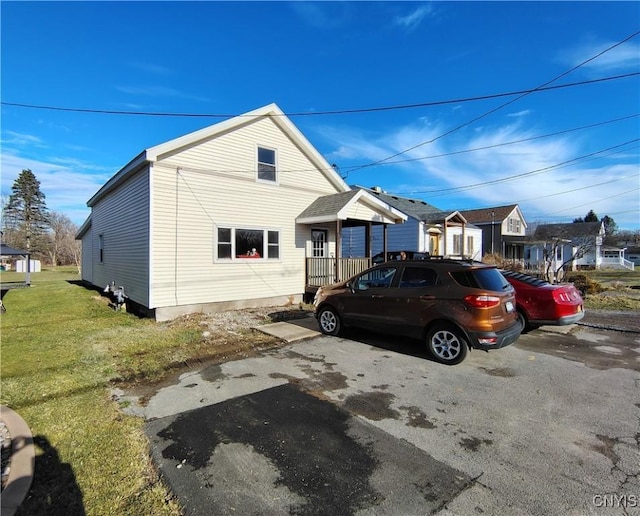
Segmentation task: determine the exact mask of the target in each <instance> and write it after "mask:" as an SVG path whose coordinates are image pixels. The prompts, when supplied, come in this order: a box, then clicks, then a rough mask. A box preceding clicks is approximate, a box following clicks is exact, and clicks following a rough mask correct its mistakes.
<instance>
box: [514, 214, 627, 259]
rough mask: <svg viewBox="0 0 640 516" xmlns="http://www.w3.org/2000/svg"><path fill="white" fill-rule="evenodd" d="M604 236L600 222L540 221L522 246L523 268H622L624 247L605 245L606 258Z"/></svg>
mask: <svg viewBox="0 0 640 516" xmlns="http://www.w3.org/2000/svg"><path fill="white" fill-rule="evenodd" d="M604 235H605V230H604V224H603V223H602V222H574V223H569V224H541V225H539V226H538V227H537V228H536V231H535V233H534V235H533V237H532V239H531V241H530V242H529V243H528V244H527V245H526V246H525V262H526V267H527V268H531V269H540V270H544V269H547V268H548V269H549V270H552V271H557V270H560V269H563V270H565V271H573V270H577V269H580V268H589V269H600V268H603V267H619V268H624V266H625V262H628V260H624V257H623V255H624V250H620V249H615V250H614V249H612V248H607V256H606V257H605V252H604V248H603V246H602V242H603V240H604ZM611 253H613V254H611ZM631 265H632V264H631Z"/></svg>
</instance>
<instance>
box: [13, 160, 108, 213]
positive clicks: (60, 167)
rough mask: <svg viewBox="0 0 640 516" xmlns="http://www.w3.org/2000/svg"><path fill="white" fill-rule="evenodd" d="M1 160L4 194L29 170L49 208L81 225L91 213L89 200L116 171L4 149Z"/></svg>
mask: <svg viewBox="0 0 640 516" xmlns="http://www.w3.org/2000/svg"><path fill="white" fill-rule="evenodd" d="M1 159H2V163H1V165H2V195H3V196H8V195H10V194H11V187H12V186H13V183H14V181H15V180H16V178H17V177H18V175H20V172H21V171H22V170H24V169H30V170H31V171H32V172H33V173H34V175H35V176H36V179H37V180H38V181H40V190H41V191H42V193H44V195H45V197H46V198H45V202H46V204H47V208H48V209H49V210H50V211H59V212H62V213H64V214H65V215H67V216H68V217H69V218H70V219H71V220H72V221H73V222H74V223H76V224H81V223H82V222H83V221H84V219H85V218H86V217H87V216H88V215H89V209H88V208H87V207H86V202H87V201H88V200H89V199H90V198H91V197H92V196H93V194H95V193H96V192H97V191H98V190H99V189H100V187H102V185H103V184H104V183H105V182H106V181H107V179H109V177H111V175H112V172H113V171H105V170H104V169H103V168H101V167H98V166H96V165H92V164H87V163H82V162H80V161H77V160H73V159H67V158H54V159H51V160H50V161H42V160H37V159H32V158H25V157H22V156H20V155H19V154H11V153H7V152H6V151H5V152H3V153H2V158H1Z"/></svg>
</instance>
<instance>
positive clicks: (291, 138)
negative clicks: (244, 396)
mask: <svg viewBox="0 0 640 516" xmlns="http://www.w3.org/2000/svg"><path fill="white" fill-rule="evenodd" d="M87 204H88V206H89V207H90V208H91V214H90V216H89V217H88V219H87V220H86V221H85V222H84V224H83V225H82V226H81V228H80V230H79V232H78V234H77V235H76V238H77V239H80V240H81V241H82V279H83V280H84V281H85V282H87V283H89V284H92V285H96V286H100V287H106V286H108V285H111V284H112V283H113V284H114V285H115V286H116V287H123V288H124V292H125V294H126V295H127V296H128V302H129V303H131V304H132V305H133V306H134V307H135V308H137V309H138V310H140V311H141V312H143V313H145V314H147V315H151V316H155V318H156V319H157V320H164V319H170V318H173V317H176V316H178V315H180V314H184V313H189V312H196V311H207V310H220V309H232V308H240V307H255V306H275V305H284V304H290V303H297V302H299V301H300V300H301V299H302V297H303V295H304V293H305V292H307V291H308V288H309V287H311V288H317V285H319V284H323V283H328V282H332V281H336V280H338V279H341V278H344V277H345V276H347V275H348V274H351V273H357V272H359V271H360V270H362V269H363V268H365V267H367V266H368V265H369V263H370V256H367V255H365V256H366V258H365V259H362V260H356V261H354V260H351V261H348V262H346V261H343V260H342V258H341V244H340V238H341V235H342V229H343V227H350V226H357V225H361V226H363V227H364V228H365V232H366V233H367V234H369V235H370V231H371V228H372V227H375V226H377V225H387V224H391V225H393V224H395V223H402V222H404V221H405V220H406V219H407V216H406V215H405V214H403V213H401V212H400V211H399V210H397V209H396V208H394V207H393V206H391V205H389V204H387V203H386V202H385V201H384V200H383V199H380V198H379V197H378V196H376V195H373V194H372V193H370V192H368V191H365V190H352V189H351V188H350V187H349V186H348V185H347V184H346V183H345V182H344V181H343V179H342V178H341V177H340V176H339V175H338V174H337V173H336V171H335V170H334V169H333V168H332V167H331V165H330V164H329V163H327V161H326V160H325V159H324V158H323V157H322V156H321V155H320V153H319V152H318V151H317V150H316V149H315V148H314V147H313V146H312V145H311V144H310V143H309V141H308V140H307V139H306V138H305V137H304V136H303V135H302V133H301V132H300V131H299V130H298V129H297V128H296V127H295V126H294V124H293V123H292V122H291V121H290V120H289V119H288V118H287V117H286V116H285V115H284V113H283V112H282V111H281V110H280V109H279V108H278V107H277V106H276V105H275V104H271V105H268V106H265V107H263V108H260V109H256V110H254V111H251V112H249V113H246V114H244V115H241V116H238V117H235V118H231V119H229V120H226V121H224V122H221V123H218V124H215V125H212V126H210V127H206V128H204V129H201V130H199V131H195V132H193V133H190V134H187V135H185V136H182V137H179V138H176V139H174V140H171V141H169V142H166V143H163V144H160V145H157V146H155V147H151V148H148V149H146V150H144V151H142V152H141V153H140V154H139V155H138V156H136V157H135V158H134V159H133V160H132V161H131V162H129V163H128V164H127V165H126V166H125V167H124V168H122V169H121V170H120V171H119V172H117V173H116V174H115V175H114V176H113V177H112V178H111V179H109V180H108V181H107V183H106V184H105V185H104V186H103V187H102V188H100V190H99V191H98V192H97V193H96V194H95V195H94V196H93V197H91V199H89V201H88V203H87Z"/></svg>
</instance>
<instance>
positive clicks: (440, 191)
mask: <svg viewBox="0 0 640 516" xmlns="http://www.w3.org/2000/svg"><path fill="white" fill-rule="evenodd" d="M637 141H640V138H635V139H633V140H629V141H626V142H624V143H620V144H618V145H613V146H611V147H607V148H605V149H601V150H598V151H595V152H591V153H589V154H583V155H582V156H577V157H575V158H572V159H569V160H566V161H562V162H560V163H556V164H555V165H549V166H548V167H543V168H539V169H535V170H530V171H529V172H523V173H522V174H516V175H513V176H507V177H503V178H500V179H494V180H493V181H485V182H482V183H474V184H471V185H465V186H454V187H451V188H441V189H438V190H422V191H414V192H410V193H411V194H414V195H415V194H434V193H436V194H440V195H442V194H444V193H445V192H446V193H447V194H448V193H452V192H460V191H464V190H472V189H474V188H480V187H483V186H488V185H493V184H498V183H504V182H507V181H511V180H514V179H520V178H523V177H527V176H533V175H536V174H541V173H543V172H549V171H550V170H553V169H556V168H560V167H562V166H566V165H568V164H570V163H575V162H576V161H581V160H585V159H586V158H590V157H593V156H596V155H598V154H603V153H605V152H607V151H610V150H613V149H619V148H620V147H624V146H625V145H629V144H631V143H635V142H637ZM599 157H601V156H599ZM399 195H402V194H399Z"/></svg>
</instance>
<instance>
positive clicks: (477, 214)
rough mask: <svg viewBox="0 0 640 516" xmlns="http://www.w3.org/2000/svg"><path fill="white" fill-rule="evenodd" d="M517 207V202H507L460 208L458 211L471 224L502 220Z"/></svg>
mask: <svg viewBox="0 0 640 516" xmlns="http://www.w3.org/2000/svg"><path fill="white" fill-rule="evenodd" d="M517 207H518V205H517V204H509V205H507V206H495V207H493V208H481V209H479V210H461V211H460V213H462V216H463V217H464V218H465V219H467V221H468V222H471V223H473V224H483V223H491V222H502V221H503V220H505V219H506V218H507V217H508V216H509V215H510V214H511V212H513V210H515V209H516V208H517ZM492 214H493V215H492Z"/></svg>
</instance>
